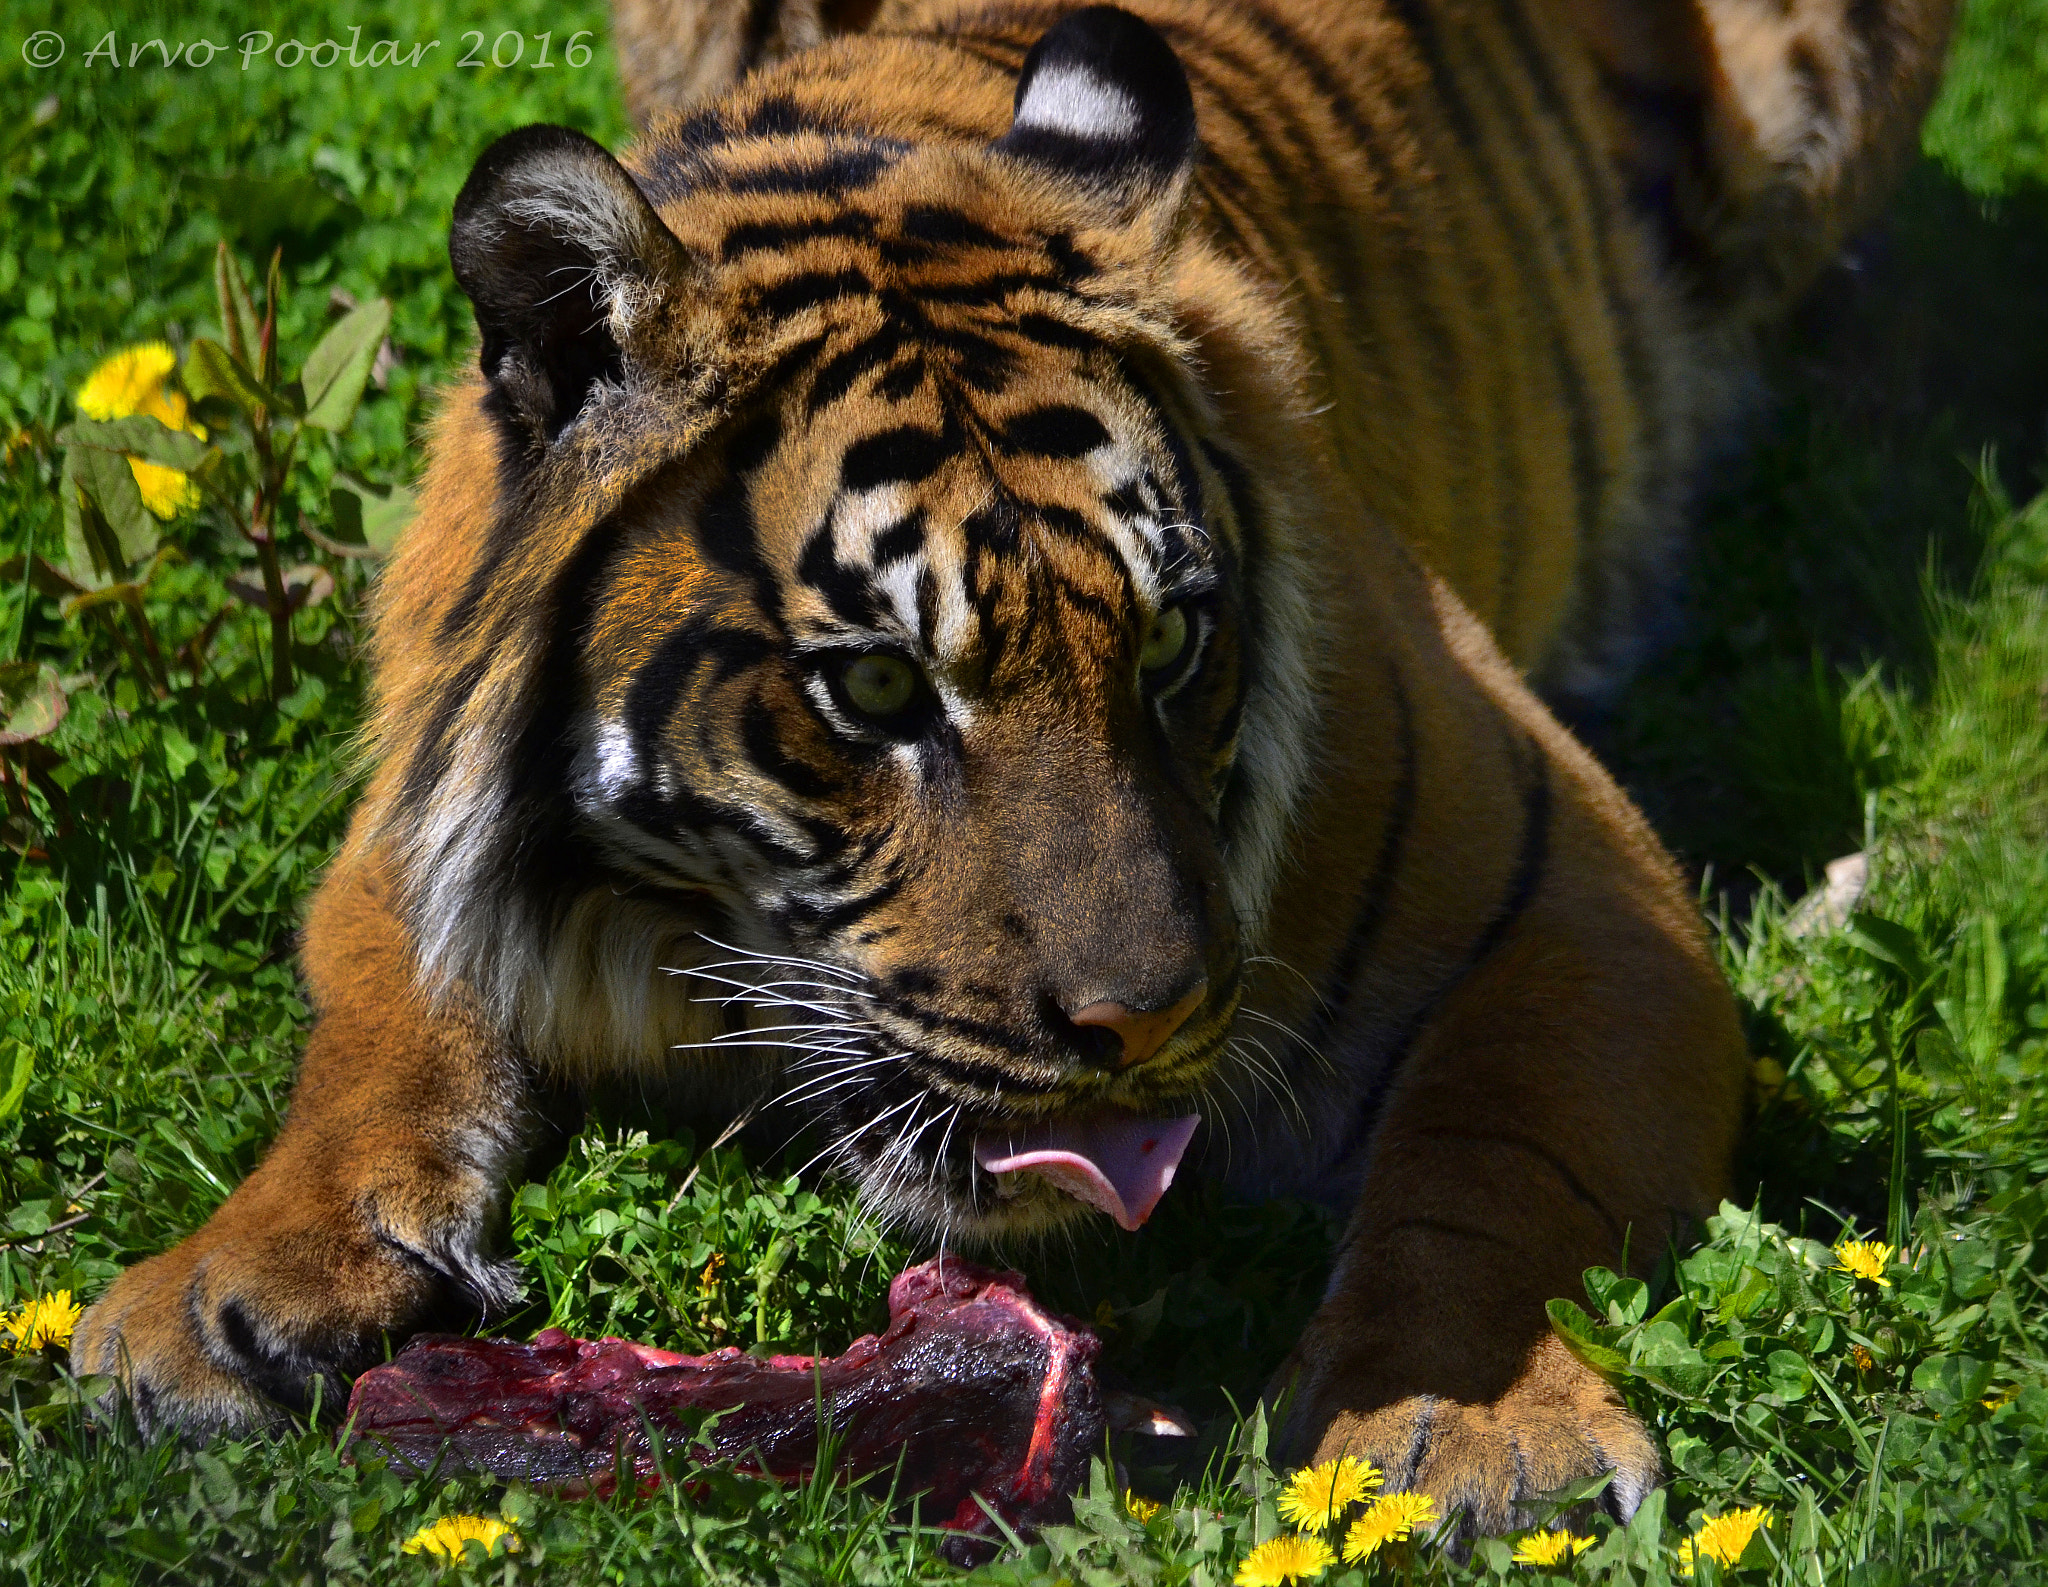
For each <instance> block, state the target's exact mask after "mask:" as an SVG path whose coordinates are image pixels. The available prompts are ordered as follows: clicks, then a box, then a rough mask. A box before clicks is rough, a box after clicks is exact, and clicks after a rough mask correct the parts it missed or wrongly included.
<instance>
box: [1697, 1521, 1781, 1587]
mask: <svg viewBox="0 0 2048 1587" xmlns="http://www.w3.org/2000/svg"><path fill="white" fill-rule="evenodd" d="M1770 1524H1771V1512H1770V1511H1768V1510H1766V1509H1765V1508H1764V1507H1763V1506H1762V1505H1757V1506H1756V1507H1755V1508H1753V1509H1748V1510H1730V1511H1729V1512H1728V1513H1727V1514H1726V1515H1717V1516H1715V1517H1714V1518H1713V1519H1712V1520H1710V1521H1705V1522H1702V1523H1701V1525H1700V1529H1699V1530H1698V1531H1697V1532H1695V1533H1693V1535H1692V1536H1691V1537H1689V1538H1687V1539H1686V1540H1685V1541H1684V1542H1683V1543H1681V1544H1679V1545H1678V1568H1679V1571H1680V1572H1681V1573H1682V1574H1684V1575H1686V1576H1690V1575H1691V1574H1692V1573H1693V1568H1694V1567H1695V1566H1696V1565H1697V1564H1698V1563H1699V1558H1700V1556H1701V1555H1702V1554H1704V1555H1706V1557H1707V1558H1708V1559H1710V1560H1713V1561H1715V1562H1716V1563H1718V1564H1722V1565H1733V1564H1734V1563H1735V1562H1736V1561H1737V1560H1739V1559H1741V1558H1742V1553H1743V1550H1744V1549H1746V1548H1748V1547H1749V1540H1750V1539H1751V1538H1753V1537H1755V1536H1756V1535H1757V1533H1758V1532H1760V1531H1762V1530H1763V1529H1764V1528H1766V1527H1768V1526H1769V1525H1770Z"/></svg>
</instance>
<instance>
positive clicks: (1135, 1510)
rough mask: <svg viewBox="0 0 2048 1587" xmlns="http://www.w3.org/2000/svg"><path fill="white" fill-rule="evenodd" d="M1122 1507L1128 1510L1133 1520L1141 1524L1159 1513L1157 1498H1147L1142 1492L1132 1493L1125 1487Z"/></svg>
mask: <svg viewBox="0 0 2048 1587" xmlns="http://www.w3.org/2000/svg"><path fill="white" fill-rule="evenodd" d="M1124 1509H1125V1510H1126V1511H1127V1512H1129V1514H1130V1517H1131V1519H1132V1520H1133V1521H1136V1522H1138V1523H1139V1524H1140V1525H1143V1524H1144V1523H1145V1522H1147V1521H1149V1520H1151V1519H1152V1517H1153V1516H1155V1515H1157V1514H1158V1513H1159V1501H1158V1500H1157V1499H1148V1498H1146V1497H1145V1496H1144V1495H1143V1494H1139V1493H1132V1492H1131V1491H1130V1490H1129V1489H1128V1488H1126V1489H1125V1490H1124Z"/></svg>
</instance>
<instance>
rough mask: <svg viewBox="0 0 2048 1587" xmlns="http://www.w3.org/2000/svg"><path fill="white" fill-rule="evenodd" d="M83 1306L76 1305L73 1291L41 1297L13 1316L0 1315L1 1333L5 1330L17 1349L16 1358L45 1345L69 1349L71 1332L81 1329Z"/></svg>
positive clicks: (61, 1290) (61, 1291)
mask: <svg viewBox="0 0 2048 1587" xmlns="http://www.w3.org/2000/svg"><path fill="white" fill-rule="evenodd" d="M84 1310H85V1308H84V1307H83V1306H78V1305H74V1304H73V1302H72V1299H71V1291H70V1290H68V1289H60V1290H58V1291H57V1292H56V1293H55V1294H52V1295H38V1296H37V1297H36V1298H35V1299H34V1300H32V1301H30V1302H29V1303H28V1304H27V1305H25V1306H23V1307H22V1308H21V1310H20V1311H18V1312H15V1313H14V1314H13V1315H12V1316H7V1315H5V1314H0V1330H5V1332H6V1333H7V1335H8V1337H9V1339H10V1341H11V1342H12V1343H13V1345H14V1350H15V1354H17V1355H24V1356H25V1355H27V1354H28V1353H29V1352H30V1351H32V1350H40V1349H42V1348H43V1346H45V1345H68V1344H70V1343H71V1330H72V1329H74V1328H76V1327H77V1326H78V1317H79V1313H81V1312H82V1311H84Z"/></svg>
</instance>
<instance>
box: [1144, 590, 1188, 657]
mask: <svg viewBox="0 0 2048 1587" xmlns="http://www.w3.org/2000/svg"><path fill="white" fill-rule="evenodd" d="M1187 644H1188V614H1187V613H1186V612H1185V611H1183V610H1182V609H1181V608H1180V607H1178V606H1169V607H1166V608H1165V609H1164V610H1162V611H1160V612H1159V613H1157V614H1156V615H1155V616H1154V617H1153V619H1152V626H1151V627H1149V628H1148V629H1146V630H1145V643H1144V644H1143V645H1142V646H1140V647H1139V649H1138V666H1139V668H1140V670H1142V671H1145V672H1157V671H1159V669H1160V668H1162V667H1170V666H1172V665H1173V664H1174V662H1176V661H1178V660H1179V659H1180V653H1181V652H1182V651H1183V650H1185V649H1187Z"/></svg>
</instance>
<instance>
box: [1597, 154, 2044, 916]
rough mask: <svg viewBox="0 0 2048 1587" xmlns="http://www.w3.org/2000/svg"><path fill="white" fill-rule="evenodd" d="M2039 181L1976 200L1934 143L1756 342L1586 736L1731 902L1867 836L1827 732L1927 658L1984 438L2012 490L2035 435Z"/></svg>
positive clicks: (1958, 581)
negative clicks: (1725, 443)
mask: <svg viewBox="0 0 2048 1587" xmlns="http://www.w3.org/2000/svg"><path fill="white" fill-rule="evenodd" d="M2043 281H2048V193H2043V192H2038V191H2036V192H2029V193H2026V194H2023V195H2020V196H2016V197H2012V198H2008V199H2006V200H2003V201H2002V202H2001V203H2000V204H1999V205H1998V206H1997V207H1996V208H1991V207H1987V206H1986V204H1985V203H1984V202H1983V201H1982V200H1979V199H1977V198H1975V197H1973V196H1971V195H1970V194H1968V193H1967V192H1965V191H1964V190H1963V188H1962V187H1961V185H1960V184H1958V183H1957V182H1956V181H1955V180H1954V179H1953V178H1951V177H1949V176H1948V175H1947V174H1945V173H1944V172H1943V171H1942V170H1941V169H1940V168H1939V167H1938V166H1935V165H1934V164H1932V163H1931V162H1923V163H1922V164H1921V165H1920V166H1919V167H1918V168H1917V169H1916V170H1915V171H1914V173H1913V174H1912V176H1911V178H1910V179H1909V180H1908V182H1907V183H1906V186H1905V189H1904V191H1903V192H1902V193H1901V195H1900V197H1899V199H1898V201H1897V202H1896V203H1895V204H1894V206H1893V208H1892V211H1891V213H1890V214H1889V215H1888V216H1887V217H1886V219H1885V220H1884V222H1882V223H1881V224H1880V225H1879V226H1878V227H1877V228H1875V229H1874V230H1873V231H1872V232H1871V233H1870V235H1869V236H1868V237H1866V238H1865V239H1864V240H1863V241H1862V242H1861V243H1860V244H1859V245H1858V247H1857V248H1856V249H1855V250H1854V251H1853V253H1852V254H1851V255H1850V256H1849V257H1848V258H1846V259H1845V260H1844V262H1843V263H1841V264H1839V265H1837V266H1836V267H1835V268H1834V269H1832V270H1831V271H1830V272H1829V273H1828V274H1827V276H1826V277H1825V278H1824V279H1823V280H1822V281H1821V282H1820V283H1819V284H1818V286H1817V287H1816V288H1815V290H1814V292H1813V293H1812V294H1811V295H1810V296H1809V298H1808V299H1807V301H1806V302H1805V303H1804V304H1803V305H1802V307H1801V308H1800V310H1799V312H1798V313H1797V314H1796V315H1795V316H1794V319H1793V322H1792V323H1791V325H1789V326H1787V327H1785V328H1784V329H1783V330H1781V331H1780V332H1779V333H1778V334H1777V335H1775V336H1773V337H1772V338H1770V339H1769V342H1768V343H1767V346H1766V350H1765V356H1764V360H1763V366H1762V374H1763V390H1762V392H1761V393H1760V398H1759V402H1758V406H1757V409H1756V411H1755V413H1754V415H1753V418H1752V420H1751V426H1752V434H1751V435H1750V436H1749V437H1748V444H1747V445H1746V446H1745V447H1743V448H1741V449H1740V450H1739V451H1737V452H1736V453H1735V454H1734V457H1733V460H1732V461H1731V462H1730V463H1728V464H1725V465H1723V466H1722V467H1721V468H1720V469H1719V470H1718V471H1717V472H1716V474H1715V475H1714V477H1711V478H1709V479H1708V480H1707V481H1706V482H1705V483H1706V491H1707V494H1706V499H1705V503H1704V507H1703V511H1702V515H1701V523H1700V527H1699V529H1698V531H1697V533H1696V537H1695V544H1694V548H1693V553H1692V556H1691V558H1690V562H1689V565H1688V568H1687V572H1686V576H1685V580H1684V584H1683V588H1682V592H1681V597H1680V607H1679V614H1678V621H1677V624H1676V633H1675V635H1674V637H1673V639H1672V641H1671V643H1670V644H1669V646H1668V648H1666V649H1665V650H1664V652H1663V653H1662V654H1661V655H1660V656H1659V657H1657V658H1656V659H1655V660H1654V661H1653V662H1652V664H1651V665H1650V666H1649V667H1648V668H1646V669H1645V671H1644V673H1643V675H1642V676H1641V677H1640V678H1638V679H1637V681H1636V682H1635V684H1634V685H1633V686H1632V687H1631V688H1630V690H1629V691H1628V693H1627V694H1626V695H1625V696H1624V697H1623V699H1622V700H1621V701H1620V702H1619V705H1618V707H1617V709H1616V711H1615V713H1614V716H1613V717H1612V718H1611V719H1610V720H1608V721H1605V722H1602V723H1599V724H1596V725H1594V726H1592V727H1590V728H1588V729H1586V736H1587V738H1588V739H1589V740H1590V741H1591V742H1592V744H1593V746H1594V748H1595V749H1596V750H1597V751H1598V753H1599V754H1600V755H1601V757H1602V758H1603V759H1604V760H1605V761H1606V763H1607V764H1608V766H1609V767H1610V768H1612V769H1613V771H1614V772H1615V774H1616V775H1617V776H1618V777H1619V778H1620V779H1621V781H1622V782H1623V784H1624V785H1625V786H1627V788H1628V789H1629V791H1630V792H1631V793H1632V794H1633V795H1634V796H1635V797H1636V799H1637V800H1638V801H1639V802H1640V803H1641V804H1642V805H1643V807H1644V809H1645V810H1646V811H1647V812H1648V814H1649V816H1650V818H1651V820H1652V821H1653V822H1654V823H1655V824H1656V826H1657V828H1658V830H1659V831H1660V832H1661V833H1662V834H1663V835H1664V838H1665V841H1666V842H1668V843H1669V844H1670V845H1671V846H1672V847H1673V848H1674V849H1675V850H1676V851H1677V852H1678V854H1679V856H1680V858H1681V859H1682V860H1683V861H1684V862H1685V864H1686V865H1687V867H1688V869H1690V870H1691V871H1692V872H1693V873H1694V874H1696V875H1697V874H1701V873H1702V872H1704V871H1705V870H1706V868H1708V867H1711V868H1712V883H1713V885H1714V886H1715V887H1716V888H1725V889H1727V890H1728V891H1729V893H1730V894H1731V899H1732V902H1733V904H1734V905H1735V907H1736V910H1737V913H1738V915H1740V914H1741V913H1742V912H1743V911H1745V910H1746V907H1747V904H1748V902H1749V900H1750V898H1751V897H1753V896H1754V892H1755V889H1756V886H1757V885H1758V884H1757V874H1758V873H1761V874H1762V875H1763V876H1766V877H1769V878H1770V879H1771V880H1773V881H1775V882H1777V883H1779V884H1780V885H1781V886H1783V887H1785V888H1786V890H1787V891H1788V892H1791V893H1793V894H1795V895H1796V894H1797V893H1798V892H1799V891H1801V890H1802V888H1803V887H1804V885H1805V884H1806V883H1807V882H1808V881H1809V880H1810V879H1811V878H1812V877H1814V876H1816V875H1817V874H1818V873H1819V871H1820V868H1821V867H1822V866H1823V865H1825V864H1826V862H1827V861H1828V860H1830V859H1832V858H1834V857H1835V856H1837V855H1840V854H1843V853H1846V852H1848V851H1850V850H1852V849H1855V848H1857V847H1859V846H1860V845H1861V843H1862V841H1863V827H1864V805H1865V799H1866V796H1867V795H1868V794H1869V793H1870V792H1871V791H1872V790H1874V789H1876V788H1879V787H1882V786H1883V785H1884V783H1885V781H1886V775H1887V767H1886V746H1885V745H1884V744H1883V743H1881V742H1858V741H1857V740H1856V738H1855V736H1854V735H1853V734H1851V735H1848V736H1847V737H1846V738H1845V735H1844V732H1843V720H1842V710H1841V705H1842V701H1843V699H1844V697H1845V694H1846V693H1847V691H1848V690H1850V689H1852V688H1853V687H1855V686H1856V685H1855V681H1854V680H1855V678H1856V677H1857V675H1858V674H1860V673H1862V672H1864V671H1865V670H1867V669H1868V668H1870V667H1872V666H1880V667H1882V668H1883V671H1884V674H1885V676H1886V677H1887V678H1888V679H1889V680H1890V681H1891V682H1892V683H1893V684H1894V685H1901V684H1902V685H1904V686H1905V687H1906V688H1908V689H1909V690H1914V689H1917V687H1918V686H1919V685H1920V684H1921V683H1923V682H1924V681H1925V677H1926V671H1927V667H1928V665H1929V662H1930V660H1931V651H1930V648H1929V634H1928V629H1927V621H1926V614H1925V605H1924V600H1923V596H1924V592H1925V589H1926V584H1927V581H1928V579H1929V578H1930V577H1931V578H1932V579H1933V580H1934V581H1936V582H1937V583H1938V584H1940V585H1943V586H1946V587H1950V588H1954V587H1958V586H1967V584H1968V582H1969V580H1970V578H1971V575H1972V573H1973V571H1974V570H1975V568H1976V565H1977V560H1978V556H1979V554H1980V552H1981V550H1982V547H1981V545H1980V544H1979V543H1978V540H1977V533H1976V531H1975V530H1974V529H1973V527H1972V524H1971V521H1970V517H1969V511H1968V504H1969V496H1970V474H1971V470H1972V469H1973V468H1974V467H1976V466H1977V464H1978V461H1979V459H1980V458H1981V457H1983V456H1984V455H1985V454H1986V453H1987V452H1989V453H1992V454H1994V455H1995V457H1996V460H1997V464H1996V466H1997V469H1998V471H1999V473H2000V474H2001V475H2002V476H2003V478H2004V480H2005V482H2006V484H2007V486H2008V488H2009V489H2010V490H2011V491H2012V492H2013V493H2014V494H2015V495H2016V496H2020V497H2022V498H2023V497H2024V496H2026V495H2030V494H2031V493H2032V486H2033V482H2034V481H2035V479H2037V478H2038V477H2039V475H2040V471H2041V468H2042V464H2043V460H2044V453H2048V358H2044V357H2043V355H2042V351H2041V350H2042V349H2043V348H2044V347H2048V293H2044V292H2043V291H2042V290H2041V287H2040V283H2042V282H2043Z"/></svg>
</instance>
